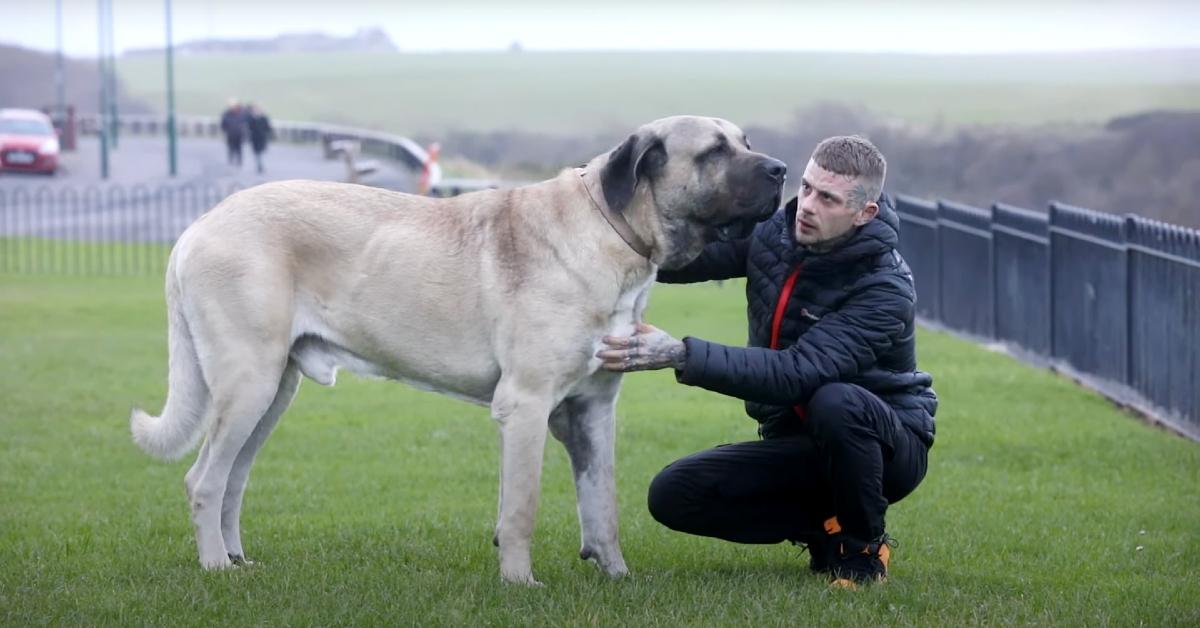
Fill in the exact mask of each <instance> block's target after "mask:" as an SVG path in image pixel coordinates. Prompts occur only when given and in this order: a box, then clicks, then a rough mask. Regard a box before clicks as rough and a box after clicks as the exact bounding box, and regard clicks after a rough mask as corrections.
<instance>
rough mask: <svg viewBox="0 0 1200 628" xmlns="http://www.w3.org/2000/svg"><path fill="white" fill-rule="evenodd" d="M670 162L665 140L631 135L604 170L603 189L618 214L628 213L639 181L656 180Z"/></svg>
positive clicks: (614, 152)
mask: <svg viewBox="0 0 1200 628" xmlns="http://www.w3.org/2000/svg"><path fill="white" fill-rule="evenodd" d="M666 162H667V149H666V146H664V145H663V141H662V138H660V137H658V136H657V135H654V134H653V133H635V134H633V135H630V136H629V138H628V139H626V140H625V141H624V142H622V143H621V145H620V146H618V147H616V148H615V149H613V151H612V152H611V153H609V154H608V162H606V163H605V164H604V167H603V168H601V169H600V186H601V188H602V189H603V190H604V200H605V201H606V202H607V203H608V206H609V208H610V209H612V211H614V212H617V213H620V212H623V211H625V207H626V206H628V205H629V201H630V200H632V199H633V190H634V188H636V187H637V182H638V179H640V178H642V177H646V176H653V175H654V173H655V171H657V169H659V168H661V167H662V166H663V165H664V164H665V163H666Z"/></svg>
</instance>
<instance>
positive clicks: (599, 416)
mask: <svg viewBox="0 0 1200 628" xmlns="http://www.w3.org/2000/svg"><path fill="white" fill-rule="evenodd" d="M620 383H621V380H620V376H618V375H614V374H611V373H605V372H601V373H597V374H595V375H593V376H592V377H591V379H590V381H588V382H587V383H586V384H587V385H585V386H584V387H581V389H577V391H576V394H574V395H572V396H570V397H567V398H566V399H564V400H563V401H562V403H560V404H558V407H557V408H555V409H554V412H553V413H552V414H551V415H550V433H551V434H553V435H554V437H555V438H556V439H558V440H559V441H560V442H561V443H562V444H563V447H565V448H566V450H567V455H568V456H570V458H571V470H572V472H573V474H574V476H575V496H576V500H577V502H578V505H579V529H580V533H581V537H582V541H581V545H580V550H579V557H580V558H582V559H584V560H589V559H590V560H593V561H595V562H596V564H597V565H598V566H599V567H600V569H601V570H602V571H603V572H604V573H605V574H607V575H609V576H611V577H614V578H616V577H620V576H624V575H626V574H627V573H629V570H628V569H627V568H626V566H625V559H624V557H623V556H622V555H621V545H620V542H619V540H618V525H617V487H616V475H615V470H614V464H615V460H614V459H615V456H614V446H615V440H616V434H615V428H616V420H615V415H614V405H615V403H616V396H617V391H618V389H619V387H620Z"/></svg>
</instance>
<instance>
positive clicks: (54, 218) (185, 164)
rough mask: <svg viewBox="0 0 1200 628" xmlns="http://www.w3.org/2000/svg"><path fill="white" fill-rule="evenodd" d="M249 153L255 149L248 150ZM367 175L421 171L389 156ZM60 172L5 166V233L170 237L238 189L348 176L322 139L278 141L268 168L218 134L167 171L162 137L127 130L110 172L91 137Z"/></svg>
mask: <svg viewBox="0 0 1200 628" xmlns="http://www.w3.org/2000/svg"><path fill="white" fill-rule="evenodd" d="M247 153H249V151H247ZM376 162H377V164H378V165H379V166H380V168H379V170H378V171H377V172H375V173H373V174H370V175H366V176H364V177H363V180H362V183H364V184H368V185H376V186H379V187H386V188H389V189H395V190H400V191H411V190H412V189H413V188H415V187H416V175H415V174H414V173H412V172H411V171H409V170H407V169H406V168H404V166H402V165H400V164H398V163H394V162H390V161H388V160H376ZM61 163H62V166H61V168H60V171H59V173H58V174H57V175H55V176H52V177H50V176H45V175H32V174H17V173H7V172H6V173H3V174H0V235H10V236H12V235H17V236H40V237H48V238H57V239H71V240H116V241H125V242H149V241H153V242H170V241H172V240H174V239H175V237H177V236H178V234H179V233H180V232H182V231H183V229H184V228H185V227H186V226H187V225H188V224H190V223H191V221H192V220H195V218H196V217H197V216H199V215H200V214H201V213H203V212H204V211H207V210H208V209H209V208H211V207H212V206H213V205H215V204H216V203H217V202H218V201H220V200H221V199H222V198H224V197H225V196H226V195H228V194H229V193H231V192H232V191H234V190H237V189H240V188H248V187H252V186H254V185H257V184H259V183H264V182H267V181H275V180H281V179H319V180H327V181H344V180H346V175H347V173H346V168H345V165H344V164H343V162H341V161H340V160H326V159H324V158H323V156H322V154H321V149H320V147H319V146H317V145H293V144H283V143H277V144H273V145H272V146H271V147H270V148H269V150H268V151H267V153H266V154H265V156H264V165H265V172H264V173H263V174H258V173H256V172H255V171H254V166H253V156H252V155H249V154H248V155H247V156H246V158H245V163H244V164H243V165H242V167H241V168H237V167H235V166H231V165H229V164H227V163H226V157H225V147H224V145H223V144H222V143H221V142H220V141H218V140H208V139H191V138H189V139H183V140H181V141H180V143H179V160H178V165H179V173H178V175H177V176H176V177H173V178H172V177H169V176H167V146H166V141H165V140H164V139H162V138H144V137H132V136H130V137H125V138H122V139H121V142H120V146H119V147H118V148H117V149H116V150H114V151H112V152H111V153H110V157H109V173H110V176H109V179H108V180H107V181H104V180H102V179H101V178H100V156H99V142H98V140H96V139H95V138H85V139H83V140H82V141H81V142H80V146H79V150H77V151H75V152H71V153H64V155H63V157H62V162H61Z"/></svg>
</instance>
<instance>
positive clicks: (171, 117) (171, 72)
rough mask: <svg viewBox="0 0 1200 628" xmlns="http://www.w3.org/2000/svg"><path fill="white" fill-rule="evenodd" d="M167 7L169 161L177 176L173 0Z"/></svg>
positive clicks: (167, 1)
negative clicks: (172, 29)
mask: <svg viewBox="0 0 1200 628" xmlns="http://www.w3.org/2000/svg"><path fill="white" fill-rule="evenodd" d="M165 3H166V9H167V161H168V163H170V174H171V176H172V177H173V176H175V172H176V159H177V151H176V146H175V44H174V41H173V39H172V34H171V0H165Z"/></svg>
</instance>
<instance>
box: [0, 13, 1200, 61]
mask: <svg viewBox="0 0 1200 628" xmlns="http://www.w3.org/2000/svg"><path fill="white" fill-rule="evenodd" d="M18 1H20V0H0V4H13V5H15V4H16V3H17V2H18ZM59 1H61V3H62V7H63V42H64V44H63V45H64V52H65V53H66V54H68V55H70V56H72V57H75V58H89V57H90V58H95V56H96V54H97V49H98V47H99V46H98V44H97V41H98V26H97V7H96V0H59ZM172 4H173V9H172V10H173V20H172V24H173V30H174V39H175V42H176V43H177V44H182V43H193V42H198V41H230V40H248V39H253V40H269V39H273V38H275V37H277V36H279V35H282V34H304V33H313V32H321V33H324V34H327V35H330V36H335V37H347V36H349V35H351V34H352V33H354V32H356V31H358V30H362V29H371V28H379V29H381V30H383V31H384V32H385V33H386V34H387V35H388V37H390V38H391V40H392V42H394V43H395V45H396V47H397V48H399V49H400V52H402V53H417V54H431V53H433V54H436V53H453V52H499V51H505V50H508V49H509V48H510V47H512V46H513V45H514V43H515V44H517V45H519V46H520V48H521V49H522V50H523V51H527V52H574V51H583V52H617V51H640V52H657V51H667V52H736V51H746V52H863V53H882V54H920V55H955V56H959V55H972V56H976V55H994V54H1010V53H1030V54H1043V53H1059V52H1062V53H1075V52H1080V53H1083V52H1110V51H1111V52H1121V51H1132V50H1137V51H1141V50H1190V49H1200V3H1196V2H1186V1H1181V0H1145V1H1133V0H1093V1H1090V2H1088V1H1083V0H1041V1H1040V2H1035V1H1032V0H1011V1H1010V2H1005V3H990V2H985V3H962V4H959V3H955V4H948V3H946V2H944V1H942V0H894V1H892V2H878V1H873V0H845V1H844V2H841V3H837V4H830V3H827V2H808V1H805V0H792V1H783V0H743V1H742V2H741V3H739V4H738V5H737V6H731V5H729V4H728V3H722V2H717V1H716V0H692V1H691V2H689V3H688V4H687V5H686V6H684V5H680V4H677V3H674V2H665V1H657V2H656V1H654V0H641V1H635V0H610V1H609V2H608V3H607V4H606V5H605V6H604V7H603V8H595V7H585V6H580V5H575V4H570V3H564V2H562V1H561V0H557V1H549V0H511V1H508V2H504V3H488V2H483V1H482V0H441V1H440V2H437V3H433V2H429V1H428V0H420V1H418V0H341V1H340V2H337V3H329V2H327V1H325V0H290V1H289V2H287V4H284V3H283V2H281V1H279V0H172ZM0 13H8V14H9V15H14V14H15V15H16V16H17V17H16V19H9V20H5V21H3V22H0V42H3V43H6V44H10V45H17V46H21V47H25V48H32V49H35V50H42V51H47V52H53V51H55V50H56V48H57V45H56V43H55V42H56V29H55V24H56V22H55V15H56V13H55V2H48V1H46V2H38V3H23V6H22V7H21V10H20V11H19V12H18V11H3V10H0ZM113 24H114V27H113V43H114V46H115V48H116V50H117V52H118V53H123V52H125V51H127V50H140V49H147V48H161V47H163V46H164V45H165V43H166V42H165V34H164V31H165V14H164V6H163V1H162V0H119V1H115V2H114V7H113Z"/></svg>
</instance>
